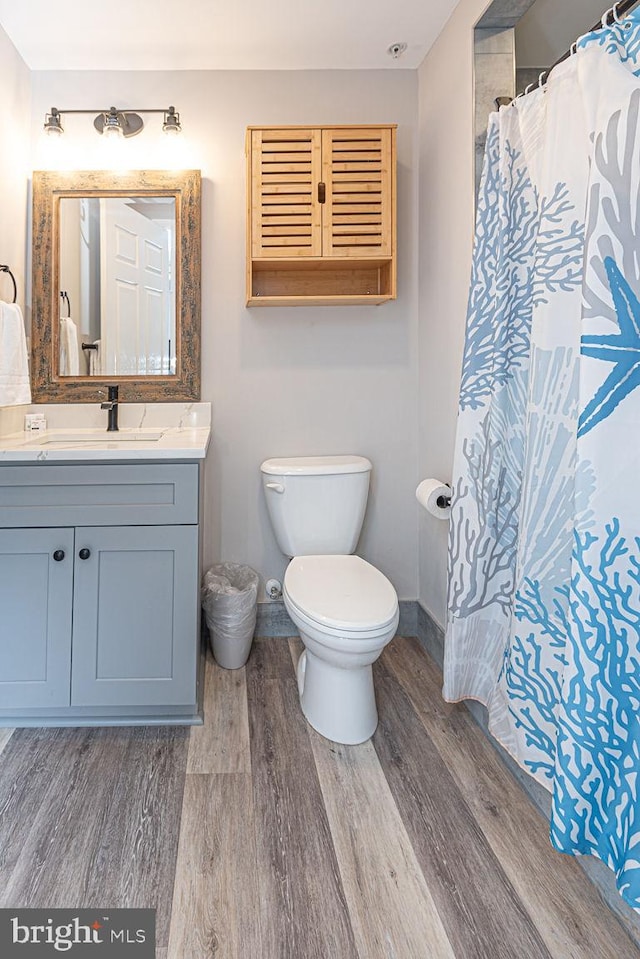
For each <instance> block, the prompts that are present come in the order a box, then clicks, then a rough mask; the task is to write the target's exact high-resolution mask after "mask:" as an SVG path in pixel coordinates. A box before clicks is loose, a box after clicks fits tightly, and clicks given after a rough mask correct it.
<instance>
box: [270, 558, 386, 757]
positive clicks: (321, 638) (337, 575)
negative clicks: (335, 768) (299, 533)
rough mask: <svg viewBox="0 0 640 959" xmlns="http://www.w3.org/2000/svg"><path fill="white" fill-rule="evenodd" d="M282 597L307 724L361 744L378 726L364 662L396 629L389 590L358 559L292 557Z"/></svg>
mask: <svg viewBox="0 0 640 959" xmlns="http://www.w3.org/2000/svg"><path fill="white" fill-rule="evenodd" d="M283 598H284V603H285V607H286V609H287V612H288V613H289V616H290V617H291V619H292V621H293V622H294V624H295V625H296V627H297V629H298V631H299V633H300V638H301V639H302V642H303V644H304V646H305V650H304V652H303V653H302V655H301V657H300V659H299V661H298V667H297V679H298V691H299V694H300V705H301V707H302V712H303V713H304V715H305V717H306V719H307V721H308V722H309V723H310V725H311V726H313V728H314V729H315V730H317V731H318V732H319V733H321V735H323V736H325V737H326V738H327V739H330V740H333V741H334V742H339V743H345V744H350V745H354V744H356V743H361V742H364V741H365V740H367V739H369V737H370V736H372V735H373V733H374V731H375V729H376V726H377V725H378V711H377V708H376V701H375V693H374V687H373V671H372V668H371V667H372V663H374V662H375V660H376V659H377V658H378V657H379V656H380V654H381V652H382V650H383V649H384V647H385V646H386V645H387V643H389V642H390V641H391V640H392V639H393V636H394V635H395V631H396V628H397V626H398V616H399V612H398V598H397V595H396V592H395V590H394V588H393V586H392V585H391V583H390V582H389V580H388V579H387V578H386V576H384V575H383V574H382V573H381V572H380V571H379V570H377V569H376V568H375V566H372V565H371V564H370V563H367V562H365V560H363V559H361V558H360V557H359V556H354V555H346V556H342V555H328V556H325V555H321V556H299V557H295V558H294V559H292V561H291V563H290V564H289V566H288V568H287V571H286V573H285V577H284V584H283Z"/></svg>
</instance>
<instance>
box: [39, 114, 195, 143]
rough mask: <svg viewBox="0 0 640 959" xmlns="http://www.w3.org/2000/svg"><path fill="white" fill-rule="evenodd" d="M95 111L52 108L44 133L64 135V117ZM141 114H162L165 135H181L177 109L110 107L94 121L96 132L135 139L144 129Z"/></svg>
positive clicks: (46, 116)
mask: <svg viewBox="0 0 640 959" xmlns="http://www.w3.org/2000/svg"><path fill="white" fill-rule="evenodd" d="M95 112H96V111H95V110H59V109H57V107H51V112H50V113H47V114H46V115H45V118H44V132H45V133H47V134H51V135H53V136H60V135H61V134H62V133H64V127H63V126H62V116H63V114H66V113H95ZM141 113H162V114H163V120H162V130H163V132H164V133H171V134H174V133H180V132H181V130H182V127H181V124H180V114H179V113H177V112H176V108H175V107H167V108H166V109H163V108H161V109H150V110H141V109H136V110H118V109H116V107H109V109H108V110H100V111H99V112H98V115H97V116H96V117H95V119H94V121H93V125H94V127H95V128H96V132H97V133H100V134H102V135H103V136H108V137H112V136H113V137H133V136H135V135H136V134H137V133H140V131H141V130H142V128H143V127H144V122H143V119H142V117H141V116H140V114H141Z"/></svg>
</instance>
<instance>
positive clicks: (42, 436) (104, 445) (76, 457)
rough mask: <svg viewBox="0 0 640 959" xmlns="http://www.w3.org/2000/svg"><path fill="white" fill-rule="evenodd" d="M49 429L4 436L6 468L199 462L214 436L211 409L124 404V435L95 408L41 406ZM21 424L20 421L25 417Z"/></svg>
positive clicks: (0, 459) (0, 452)
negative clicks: (38, 464)
mask: <svg viewBox="0 0 640 959" xmlns="http://www.w3.org/2000/svg"><path fill="white" fill-rule="evenodd" d="M23 411H32V412H42V413H44V414H45V415H46V417H47V425H48V429H46V430H44V431H42V432H25V431H22V430H21V431H20V432H11V433H4V434H0V465H1V464H3V463H7V464H8V463H14V464H15V463H35V462H48V463H62V462H65V463H69V462H74V461H75V462H83V463H86V462H105V461H109V460H111V461H119V462H122V461H129V462H136V461H140V460H178V459H179V460H201V459H204V458H205V456H206V454H207V449H208V446H209V439H210V436H211V427H210V424H211V406H210V404H209V403H189V404H181V403H158V404H134V403H132V404H124V403H123V404H121V405H120V409H119V413H120V429H119V430H118V431H117V432H113V433H109V432H107V430H106V416H105V413H104V412H103V411H101V410H100V409H99V407H98V408H96V405H95V404H91V405H88V404H87V405H84V404H77V405H76V406H63V405H48V406H45V405H41V406H32V407H29V408H26V407H22V408H21V414H22V412H23ZM21 418H22V416H21Z"/></svg>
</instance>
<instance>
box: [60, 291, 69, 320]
mask: <svg viewBox="0 0 640 959" xmlns="http://www.w3.org/2000/svg"><path fill="white" fill-rule="evenodd" d="M60 299H61V300H62V302H63V303H66V306H67V315H66V317H65V319H67V320H68V319H69V317H70V316H71V303H70V302H69V294H68V293H67V291H66V290H60Z"/></svg>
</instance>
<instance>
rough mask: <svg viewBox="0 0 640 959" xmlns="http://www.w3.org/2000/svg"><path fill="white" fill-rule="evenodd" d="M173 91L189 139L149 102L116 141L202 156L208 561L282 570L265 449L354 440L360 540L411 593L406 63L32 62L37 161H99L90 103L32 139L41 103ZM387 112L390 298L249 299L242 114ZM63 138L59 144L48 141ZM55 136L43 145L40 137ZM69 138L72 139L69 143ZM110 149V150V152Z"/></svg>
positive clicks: (159, 161)
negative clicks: (177, 66) (361, 67)
mask: <svg viewBox="0 0 640 959" xmlns="http://www.w3.org/2000/svg"><path fill="white" fill-rule="evenodd" d="M102 103H115V104H116V105H118V106H123V107H126V106H132V107H134V106H136V105H138V104H142V105H148V106H162V105H164V104H169V103H172V104H175V106H176V108H177V109H179V110H180V113H181V117H182V122H183V128H184V140H183V143H182V144H177V145H174V146H178V147H180V148H182V149H183V150H184V151H185V153H184V155H182V156H178V157H174V156H172V154H171V152H170V151H171V149H172V144H170V143H168V138H166V137H163V136H162V134H161V133H160V132H159V129H160V123H159V120H158V118H157V117H153V116H150V117H148V118H146V119H147V128H146V129H145V131H144V132H143V133H142V134H141V135H140V136H138V137H136V138H135V141H131V142H130V143H124V144H121V145H122V146H123V147H124V148H126V153H125V154H124V157H125V159H123V160H122V162H123V163H125V164H126V166H128V167H129V168H133V169H135V168H144V167H150V168H158V167H169V166H171V165H175V164H177V165H180V166H194V167H198V168H200V169H201V170H202V174H203V177H204V184H203V234H202V235H203V243H202V280H203V284H202V302H203V313H202V334H203V355H202V374H203V391H202V399H203V400H209V401H211V403H212V404H213V424H212V428H213V434H212V444H211V453H210V455H209V460H208V466H207V477H206V480H207V489H206V502H205V516H206V538H205V561H206V563H207V564H209V563H210V562H213V561H216V560H218V559H220V558H223V559H225V560H231V561H236V562H241V563H248V564H250V565H251V566H253V567H254V568H255V569H256V570H257V571H258V572H259V573H260V574H261V575H262V576H264V577H265V578H268V577H271V576H275V577H278V578H281V577H282V575H283V572H284V569H285V564H286V560H285V558H284V557H283V556H282V555H281V554H280V552H279V550H278V548H277V546H276V543H275V540H274V538H273V534H272V532H271V528H270V525H269V522H268V519H267V515H266V510H265V506H264V501H263V494H262V489H261V485H260V476H259V472H258V468H259V465H260V463H261V461H262V460H263V459H265V458H266V457H269V456H286V455H293V454H312V453H346V452H353V453H362V454H364V455H366V456H368V457H370V459H371V460H372V462H373V464H374V474H373V481H372V491H371V497H370V501H369V509H368V512H367V518H366V525H365V529H364V533H363V538H362V541H361V544H360V552H361V554H362V555H363V556H364V557H365V558H366V559H368V560H370V561H371V562H372V563H375V564H376V565H377V566H378V567H379V568H380V569H381V570H382V571H383V572H384V573H386V574H387V575H388V576H389V577H390V578H391V580H392V581H393V583H394V584H395V586H396V588H397V590H398V593H399V595H400V597H401V598H409V599H415V597H416V595H417V504H416V502H415V497H414V490H415V487H416V485H417V482H418V470H417V417H418V347H417V338H418V315H417V285H418V281H417V235H418V225H417V224H418V221H417V187H418V180H417V144H416V129H417V118H418V77H417V72H416V71H415V70H411V71H409V70H402V69H400V70H381V71H349V72H343V71H322V72H314V71H304V72H259V71H243V72H240V71H239V72H225V71H210V72H209V71H207V72H197V71H193V72H167V73H146V72H144V71H140V72H130V73H119V72H109V73H104V72H100V71H96V72H86V73H77V72H73V71H67V72H62V71H57V72H51V73H48V72H35V73H34V74H33V148H34V167H36V168H42V167H45V168H47V167H51V166H52V165H54V164H58V163H59V164H60V165H63V166H64V165H67V164H69V162H70V163H71V167H72V168H73V167H75V168H80V169H82V168H92V167H93V168H100V167H104V166H107V165H108V164H107V161H106V159H105V157H106V155H107V151H106V150H105V147H106V146H107V145H106V144H105V143H104V141H102V140H101V139H100V138H99V137H98V136H97V135H96V134H95V132H94V130H93V127H92V119H91V117H90V116H82V117H68V118H67V119H65V129H66V134H65V138H64V139H65V141H66V142H65V143H63V144H58V143H56V144H53V145H51V144H49V143H48V142H45V143H43V142H42V139H43V138H42V137H41V136H40V130H41V126H42V122H43V117H44V113H45V111H46V110H48V109H50V107H51V105H52V104H58V105H60V106H65V107H68V108H71V107H84V106H89V107H90V106H93V105H96V106H99V105H100V104H102ZM376 122H397V123H398V124H399V126H398V205H399V210H398V250H399V276H398V289H399V296H398V300H397V301H395V302H392V303H386V304H384V305H382V306H379V307H337V308H322V307H313V308H292V307H288V308H286V307H283V308H268V309H267V308H263V309H258V308H254V309H250V310H248V309H246V307H245V305H244V296H245V223H246V206H245V157H244V139H245V128H246V127H247V125H249V124H278V123H282V124H314V123H316V124H317V123H376ZM60 147H63V148H64V150H66V151H67V156H65V155H64V154H63V155H62V156H58V155H57V154H58V153H59V151H60ZM52 149H55V154H54V153H52V152H51V150H52ZM69 151H71V152H70V153H69ZM115 162H116V160H115V159H114V164H115Z"/></svg>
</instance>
